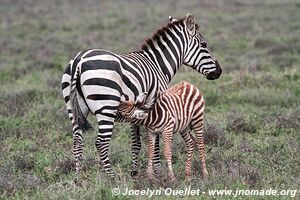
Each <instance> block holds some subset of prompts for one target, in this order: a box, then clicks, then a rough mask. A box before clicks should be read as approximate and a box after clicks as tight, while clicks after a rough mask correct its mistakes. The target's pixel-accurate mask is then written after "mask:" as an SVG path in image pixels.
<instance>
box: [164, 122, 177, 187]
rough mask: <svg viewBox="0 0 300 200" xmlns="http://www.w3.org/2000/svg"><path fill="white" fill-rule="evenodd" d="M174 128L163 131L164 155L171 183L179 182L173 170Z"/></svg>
mask: <svg viewBox="0 0 300 200" xmlns="http://www.w3.org/2000/svg"><path fill="white" fill-rule="evenodd" d="M173 130H174V129H173V126H170V127H168V128H167V129H165V130H164V131H163V133H162V134H163V139H164V155H165V157H166V160H167V164H168V176H169V177H170V179H171V181H177V178H176V177H175V175H174V172H173V168H172V140H173Z"/></svg>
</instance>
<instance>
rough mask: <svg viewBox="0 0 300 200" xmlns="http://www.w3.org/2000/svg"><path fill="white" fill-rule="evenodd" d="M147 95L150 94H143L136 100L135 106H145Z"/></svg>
mask: <svg viewBox="0 0 300 200" xmlns="http://www.w3.org/2000/svg"><path fill="white" fill-rule="evenodd" d="M147 95H148V92H143V93H142V94H140V95H139V96H138V97H137V98H136V101H135V106H137V107H141V106H143V105H144V104H145V102H146V99H147Z"/></svg>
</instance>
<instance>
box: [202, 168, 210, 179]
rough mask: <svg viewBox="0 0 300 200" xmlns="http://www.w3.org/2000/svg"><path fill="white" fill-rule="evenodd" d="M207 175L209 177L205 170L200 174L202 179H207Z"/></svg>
mask: <svg viewBox="0 0 300 200" xmlns="http://www.w3.org/2000/svg"><path fill="white" fill-rule="evenodd" d="M208 175H209V174H208V172H207V170H205V171H203V172H202V176H203V178H207V177H208Z"/></svg>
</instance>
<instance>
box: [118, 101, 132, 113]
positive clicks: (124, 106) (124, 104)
mask: <svg viewBox="0 0 300 200" xmlns="http://www.w3.org/2000/svg"><path fill="white" fill-rule="evenodd" d="M132 104H133V103H132V102H130V101H121V102H120V104H119V107H118V111H124V110H126V109H127V108H129V107H131V106H132Z"/></svg>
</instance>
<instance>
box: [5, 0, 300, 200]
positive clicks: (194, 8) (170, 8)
mask: <svg viewBox="0 0 300 200" xmlns="http://www.w3.org/2000/svg"><path fill="white" fill-rule="evenodd" d="M299 9H300V1H297V0H294V1H293V0H285V1H278V0H274V1H271V0H266V1H259V0H254V1H247V0H233V1H224V0H223V1H209V0H203V1H196V0H188V1H183V0H180V1H171V0H164V1H158V0H154V1H144V0H143V1H138V0H133V1H130V0H125V1H118V2H117V1H107V0H105V1H101V2H100V1H96V0H87V1H67V0H64V1H60V0H55V1H46V0H43V1H37V0H25V1H17V0H13V1H9V0H5V1H2V2H1V3H0V18H1V26H0V38H1V39H0V91H1V95H0V152H1V154H2V155H1V156H0V199H148V197H147V196H123V195H118V196H113V195H112V192H113V191H112V189H113V188H119V189H120V190H121V191H125V189H126V188H129V189H136V190H147V188H150V189H159V187H160V186H155V185H151V184H150V183H149V181H148V180H147V178H146V176H145V166H146V163H147V158H146V152H145V135H143V143H142V151H141V154H140V155H141V157H140V173H139V174H140V175H139V176H138V178H137V179H136V180H133V179H132V178H131V177H130V162H131V153H130V152H131V150H130V143H131V139H130V129H129V125H128V124H117V126H116V128H115V130H114V134H113V138H112V141H111V145H110V159H111V162H112V165H113V169H114V170H115V172H116V173H117V179H118V180H115V181H113V180H111V179H110V178H109V177H107V176H106V175H105V173H104V172H102V170H101V169H100V168H99V165H98V162H99V159H98V156H97V153H96V148H95V146H94V140H95V138H96V136H97V133H96V130H97V127H96V120H95V118H94V117H93V116H90V117H89V120H90V121H91V122H93V124H94V131H90V132H88V133H87V134H86V135H85V150H84V160H83V167H84V169H83V177H82V179H83V187H76V186H75V185H74V183H73V179H74V161H73V157H72V142H73V141H72V134H71V123H70V122H69V119H68V117H67V112H66V109H65V105H64V101H63V98H62V95H61V86H60V81H61V76H62V74H63V70H64V68H65V66H66V64H67V63H68V62H69V60H70V59H71V58H72V57H73V56H74V55H76V53H77V52H78V51H80V50H84V49H87V48H104V49H108V50H111V51H115V52H120V53H124V52H128V51H134V50H137V49H138V48H139V46H140V44H141V43H142V42H143V41H144V39H145V38H148V37H150V36H151V35H152V33H153V32H155V31H156V30H157V29H158V28H160V27H161V26H163V25H165V24H166V23H167V21H168V16H169V15H172V16H174V17H175V18H180V17H183V16H185V14H186V13H188V12H190V13H193V14H194V15H195V16H196V19H197V22H198V24H199V25H200V31H201V33H202V34H203V35H204V36H205V38H206V40H207V42H208V43H209V44H210V46H211V49H212V50H213V52H214V55H215V57H216V58H217V59H218V60H219V62H220V65H221V67H222V69H223V74H222V76H221V77H220V78H219V79H218V80H216V81H209V80H206V79H205V77H204V76H203V75H201V74H198V73H195V72H194V71H193V70H192V69H189V68H188V67H182V69H181V70H180V72H179V73H178V74H177V75H176V77H175V79H174V80H173V81H172V84H174V83H177V82H179V81H181V80H186V81H189V82H191V83H193V84H194V85H196V86H197V87H198V88H199V89H200V90H202V91H203V93H204V97H205V100H206V111H205V114H206V115H205V132H204V135H205V141H206V151H207V167H208V172H209V174H210V176H209V177H208V178H207V179H205V180H203V178H202V177H201V175H200V174H201V168H200V161H199V160H198V157H197V156H196V154H194V162H193V180H192V182H191V185H190V186H191V188H192V189H195V190H196V189H200V190H201V191H205V192H206V194H201V195H200V196H185V197H181V198H180V197H179V196H175V195H173V196H172V195H171V196H165V195H161V196H156V197H155V198H157V199H177V198H180V199H182V198H185V199H199V198H201V199H232V198H233V197H232V196H223V197H220V196H209V195H208V193H207V191H208V190H210V189H233V190H236V189H237V188H239V189H249V190H251V189H256V190H262V189H266V190H267V189H270V188H273V189H276V190H278V191H280V190H288V189H289V190H298V191H297V194H296V197H291V195H287V196H280V195H279V196H238V197H236V198H235V199H299V198H300V195H299V192H300V191H299V189H300V154H299V152H300V135H299V133H300V40H299V35H300V23H299V20H300V12H299ZM175 147H176V148H175ZM173 152H174V153H173V160H174V163H173V167H174V171H175V174H176V175H177V177H178V179H179V180H180V182H179V183H178V184H171V183H169V182H168V181H167V180H166V179H165V178H164V177H163V178H162V185H163V187H165V188H167V187H170V188H172V189H174V190H175V189H185V188H186V187H187V184H186V183H185V182H184V167H185V166H184V162H185V154H184V152H185V146H184V143H183V141H182V140H181V138H180V137H179V136H178V135H176V137H175V139H174V151H173ZM162 158H163V156H162ZM162 163H163V166H165V160H164V159H162ZM164 170H166V168H165V167H164Z"/></svg>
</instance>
